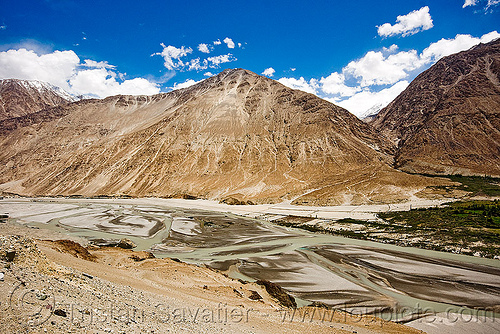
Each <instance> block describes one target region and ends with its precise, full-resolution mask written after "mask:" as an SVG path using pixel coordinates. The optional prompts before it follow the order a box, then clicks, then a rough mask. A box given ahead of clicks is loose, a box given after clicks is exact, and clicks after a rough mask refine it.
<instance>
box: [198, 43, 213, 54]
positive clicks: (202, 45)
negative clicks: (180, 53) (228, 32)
mask: <svg viewBox="0 0 500 334" xmlns="http://www.w3.org/2000/svg"><path fill="white" fill-rule="evenodd" d="M198 50H199V51H201V52H203V53H210V49H209V47H208V44H205V43H200V44H198Z"/></svg>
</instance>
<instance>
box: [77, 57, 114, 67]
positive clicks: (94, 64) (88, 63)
mask: <svg viewBox="0 0 500 334" xmlns="http://www.w3.org/2000/svg"><path fill="white" fill-rule="evenodd" d="M82 65H83V66H85V67H91V68H116V66H114V65H110V64H108V62H107V61H95V60H91V59H85V60H84V62H83V64H82Z"/></svg>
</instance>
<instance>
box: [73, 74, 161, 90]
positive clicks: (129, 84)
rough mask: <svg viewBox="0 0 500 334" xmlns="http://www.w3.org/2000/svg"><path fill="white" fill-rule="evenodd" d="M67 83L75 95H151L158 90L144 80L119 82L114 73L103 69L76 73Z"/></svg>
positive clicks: (136, 79)
mask: <svg viewBox="0 0 500 334" xmlns="http://www.w3.org/2000/svg"><path fill="white" fill-rule="evenodd" d="M69 83H70V85H71V92H72V93H73V94H76V95H95V96H98V97H106V96H111V95H118V94H123V95H152V94H157V93H159V92H160V89H159V88H158V87H157V86H156V85H155V84H153V83H151V82H149V81H148V80H146V79H144V78H135V79H130V80H124V81H122V82H119V81H118V80H117V74H116V73H115V72H112V71H109V70H106V69H105V68H98V69H91V70H83V71H78V72H77V73H76V75H74V76H73V77H72V78H71V79H70V80H69Z"/></svg>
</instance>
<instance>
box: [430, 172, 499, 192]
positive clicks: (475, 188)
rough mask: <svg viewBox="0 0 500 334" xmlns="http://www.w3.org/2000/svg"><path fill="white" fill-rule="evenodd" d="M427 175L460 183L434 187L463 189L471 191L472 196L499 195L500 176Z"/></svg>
mask: <svg viewBox="0 0 500 334" xmlns="http://www.w3.org/2000/svg"><path fill="white" fill-rule="evenodd" d="M424 176H429V177H437V176H439V177H446V178H449V179H451V180H452V181H454V182H460V183H461V185H459V186H454V187H448V186H445V187H440V186H437V187H436V188H446V189H448V188H453V189H457V190H465V191H468V192H471V193H472V194H471V195H472V196H490V197H496V196H500V178H496V177H491V176H463V175H459V174H458V175H428V174H424Z"/></svg>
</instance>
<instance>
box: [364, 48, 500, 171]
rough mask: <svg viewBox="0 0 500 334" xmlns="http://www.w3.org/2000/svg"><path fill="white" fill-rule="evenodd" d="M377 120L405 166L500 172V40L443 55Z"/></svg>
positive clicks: (397, 160) (397, 163)
mask: <svg viewBox="0 0 500 334" xmlns="http://www.w3.org/2000/svg"><path fill="white" fill-rule="evenodd" d="M371 124H372V125H373V126H374V127H375V128H377V129H378V130H380V131H381V132H382V133H383V134H385V135H386V136H387V137H388V138H390V139H391V140H392V141H393V142H394V143H395V144H397V151H396V155H395V166H396V167H397V168H400V169H402V170H405V171H410V172H418V173H435V174H452V173H460V174H465V175H467V174H469V175H470V174H479V175H484V174H486V175H497V176H498V175H500V39H498V40H496V41H492V42H490V43H488V44H480V45H477V46H475V47H473V48H472V49H470V50H468V51H464V52H460V53H457V54H454V55H451V56H448V57H445V58H443V59H441V60H440V61H438V62H437V63H436V64H435V65H434V66H432V67H431V68H430V69H429V70H427V71H425V72H423V73H422V74H420V75H419V76H418V77H417V78H416V79H415V80H414V81H413V82H412V83H411V84H410V85H409V86H408V88H407V89H406V90H405V91H403V92H402V93H401V94H400V95H399V96H398V97H397V98H396V99H395V100H394V101H393V102H392V103H391V104H389V105H388V106H387V107H386V108H384V109H383V110H382V111H381V112H380V113H379V114H378V115H377V117H376V118H375V119H374V120H373V121H372V123H371Z"/></svg>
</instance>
